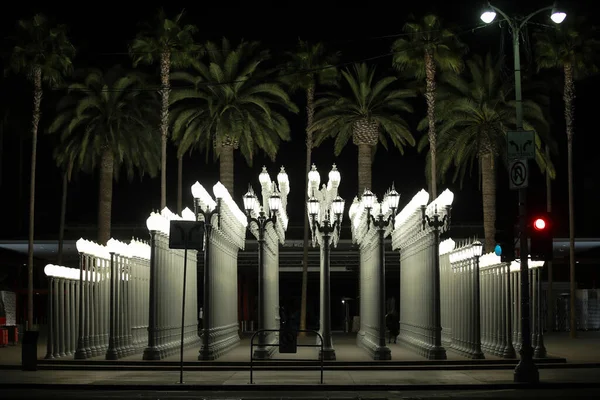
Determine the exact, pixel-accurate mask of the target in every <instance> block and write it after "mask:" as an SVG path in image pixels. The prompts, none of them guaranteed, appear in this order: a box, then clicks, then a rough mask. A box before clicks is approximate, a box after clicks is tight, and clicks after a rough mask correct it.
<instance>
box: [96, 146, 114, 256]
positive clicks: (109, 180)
mask: <svg viewBox="0 0 600 400" xmlns="http://www.w3.org/2000/svg"><path fill="white" fill-rule="evenodd" d="M113 169H114V155H113V153H112V151H111V150H110V148H109V147H106V148H105V149H104V151H103V153H102V159H101V161H100V190H99V193H98V243H100V244H102V245H105V244H106V242H108V239H110V225H111V211H112V210H111V208H112V192H113Z"/></svg>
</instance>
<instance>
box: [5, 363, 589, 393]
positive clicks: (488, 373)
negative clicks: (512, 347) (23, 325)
mask: <svg viewBox="0 0 600 400" xmlns="http://www.w3.org/2000/svg"><path fill="white" fill-rule="evenodd" d="M540 381H541V384H540V385H536V387H541V386H545V387H548V386H549V387H582V386H583V387H600V369H593V368H589V369H570V370H564V369H543V370H540ZM178 382H179V372H176V371H169V372H157V371H131V372H130V371H33V372H22V371H13V370H9V371H6V370H5V371H2V373H0V387H2V388H5V389H10V388H13V389H14V388H29V389H42V388H47V389H50V388H55V389H56V388H60V389H69V390H71V389H81V390H83V389H92V390H110V389H112V390H162V388H164V390H178V388H179V389H202V390H244V391H247V390H266V389H268V390H277V389H278V388H279V389H281V388H283V389H286V390H290V388H291V387H293V388H294V390H302V391H305V390H348V389H349V388H350V387H351V388H352V389H353V390H407V389H410V390H440V389H454V390H456V389H466V390H473V389H480V388H487V389H489V388H491V387H493V388H494V389H500V388H515V387H522V386H523V385H519V384H515V383H513V371H512V370H471V371H445V370H444V371H325V373H324V384H323V385H321V384H320V383H319V382H320V373H319V371H293V372H291V371H290V372H287V371H256V372H255V373H254V384H252V385H251V384H250V383H249V382H250V375H249V372H248V371H241V372H240V371H237V372H236V371H202V372H185V373H184V385H180V384H179V383H178ZM525 386H527V385H525Z"/></svg>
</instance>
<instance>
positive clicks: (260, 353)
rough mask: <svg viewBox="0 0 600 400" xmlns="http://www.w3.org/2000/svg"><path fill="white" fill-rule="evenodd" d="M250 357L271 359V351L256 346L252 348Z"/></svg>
mask: <svg viewBox="0 0 600 400" xmlns="http://www.w3.org/2000/svg"><path fill="white" fill-rule="evenodd" d="M252 357H253V358H254V359H256V360H269V359H271V352H270V351H269V350H268V349H267V348H266V347H257V348H255V349H254V353H253V354H252Z"/></svg>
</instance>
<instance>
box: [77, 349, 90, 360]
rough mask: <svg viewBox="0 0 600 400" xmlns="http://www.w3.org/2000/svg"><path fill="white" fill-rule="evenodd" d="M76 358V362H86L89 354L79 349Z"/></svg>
mask: <svg viewBox="0 0 600 400" xmlns="http://www.w3.org/2000/svg"><path fill="white" fill-rule="evenodd" d="M74 358H75V359H76V360H85V359H86V358H88V357H87V354H86V353H85V350H84V349H77V350H75V356H74Z"/></svg>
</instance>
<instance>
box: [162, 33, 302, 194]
mask: <svg viewBox="0 0 600 400" xmlns="http://www.w3.org/2000/svg"><path fill="white" fill-rule="evenodd" d="M206 50H207V53H208V62H207V63H203V62H200V63H197V65H195V66H194V67H193V72H191V73H188V72H179V73H175V74H173V79H174V80H178V81H181V82H182V83H183V85H182V88H181V89H179V90H177V91H175V92H174V93H173V96H172V100H171V104H172V106H173V110H172V119H171V121H172V127H173V138H174V140H178V141H179V148H178V154H179V155H182V154H185V153H186V152H187V151H189V150H190V149H191V148H193V147H198V148H199V149H201V150H205V151H206V154H207V155H208V152H209V150H210V149H211V148H212V149H214V152H215V153H214V154H215V157H218V159H219V163H220V165H219V171H220V181H221V183H223V185H224V186H225V187H226V188H227V190H229V193H231V194H232V196H233V167H234V165H233V154H234V149H238V148H239V149H240V151H241V152H242V155H243V156H244V158H245V159H246V161H247V163H248V165H252V158H253V156H254V154H255V153H256V151H257V150H258V149H260V150H262V151H264V152H265V153H266V154H267V155H268V156H269V157H271V158H272V159H274V158H275V155H276V154H277V150H278V148H279V143H280V141H281V140H289V138H290V127H289V125H288V121H287V120H286V118H285V117H284V116H283V115H282V114H281V113H280V112H279V111H278V109H283V110H287V111H291V112H298V108H297V107H296V105H294V103H292V101H291V100H290V98H289V96H288V95H287V94H286V93H285V91H284V90H283V89H282V87H281V85H280V84H279V83H276V82H267V81H266V80H265V79H263V78H266V74H265V73H264V72H263V71H261V70H260V67H261V66H262V64H263V63H264V61H265V60H267V59H268V55H269V54H268V51H266V50H264V51H259V43H258V42H241V43H240V44H239V45H238V46H237V47H235V48H232V47H231V46H230V44H229V41H228V40H227V39H223V40H222V42H221V46H218V45H217V44H215V43H213V42H208V43H207V44H206ZM185 86H187V88H186V87H185Z"/></svg>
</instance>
